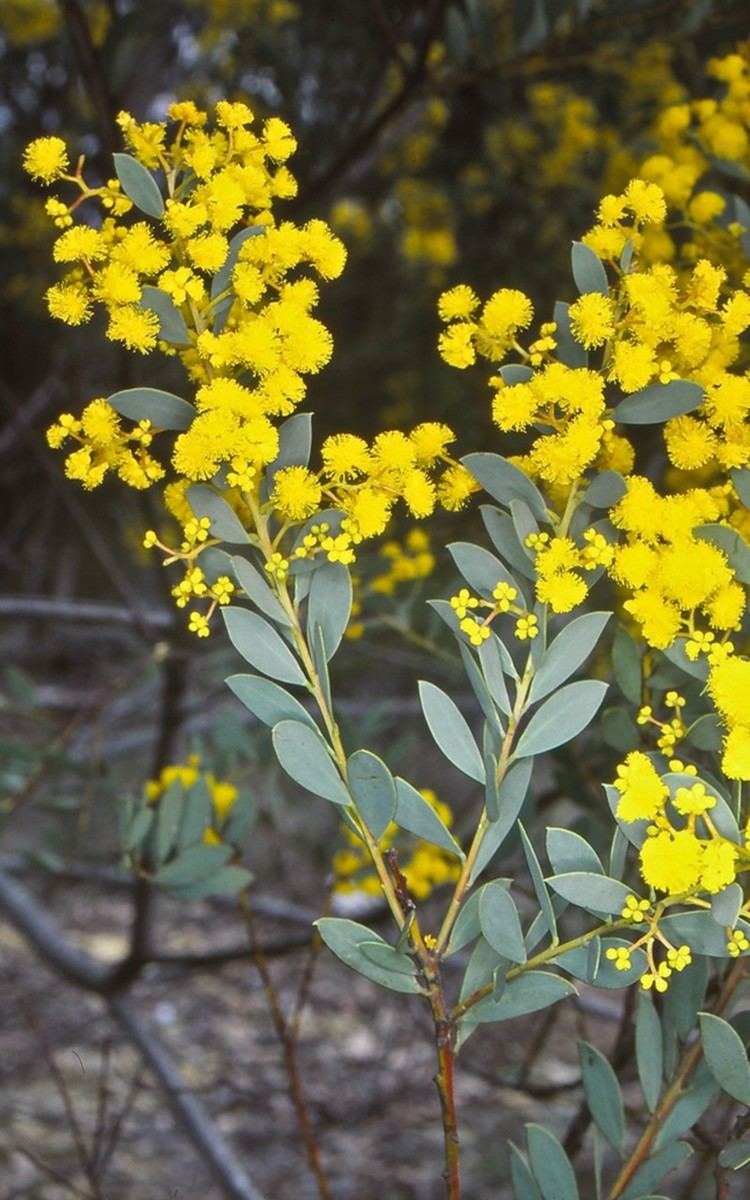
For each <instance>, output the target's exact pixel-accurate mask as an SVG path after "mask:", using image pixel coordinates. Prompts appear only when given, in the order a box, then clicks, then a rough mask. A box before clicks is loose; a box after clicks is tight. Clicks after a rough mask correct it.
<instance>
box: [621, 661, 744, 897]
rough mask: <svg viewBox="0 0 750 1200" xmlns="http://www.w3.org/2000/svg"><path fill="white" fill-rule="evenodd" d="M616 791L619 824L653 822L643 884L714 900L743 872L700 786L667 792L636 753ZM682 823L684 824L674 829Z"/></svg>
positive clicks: (712, 800) (643, 857)
mask: <svg viewBox="0 0 750 1200" xmlns="http://www.w3.org/2000/svg"><path fill="white" fill-rule="evenodd" d="M748 669H749V670H750V664H748ZM682 774H683V775H685V774H687V775H692V774H693V772H692V771H683V772H682ZM614 786H615V787H616V788H617V790H618V791H619V793H620V801H619V804H618V807H617V816H618V818H619V819H620V820H622V821H627V822H632V821H650V822H651V824H650V825H649V827H648V836H647V838H646V840H645V841H644V843H643V845H642V846H641V849H640V852H639V853H640V869H641V875H642V876H643V878H644V880H645V881H646V883H647V884H649V885H650V886H651V887H653V888H655V889H656V890H657V891H660V892H666V893H667V894H668V895H680V894H683V893H688V894H691V895H694V894H696V893H699V892H707V893H709V894H714V893H716V892H720V891H721V890H722V888H725V887H726V886H727V884H729V883H732V882H733V881H734V878H735V875H736V873H737V871H738V869H740V868H741V867H744V865H745V862H746V856H745V851H744V850H743V848H742V847H741V846H738V845H735V843H734V842H731V841H730V840H729V839H728V838H725V837H723V836H722V835H721V834H720V833H719V831H718V830H717V828H716V826H715V825H714V823H713V821H712V820H711V817H710V815H709V814H710V812H711V809H713V808H714V807H715V806H716V797H715V796H713V795H711V793H710V792H708V791H707V789H706V785H705V784H704V783H701V782H700V781H699V780H696V782H695V783H694V784H692V785H691V786H690V787H687V786H685V785H684V784H680V785H678V786H676V787H675V786H674V785H671V786H670V785H669V784H668V783H667V782H665V780H664V779H663V778H661V777H660V776H659V774H658V772H657V770H656V768H655V766H654V764H653V763H652V761H651V759H650V758H649V757H648V756H647V755H646V754H644V753H643V752H642V751H640V750H634V751H632V752H631V753H630V754H628V756H627V758H626V759H625V761H624V762H623V763H621V764H620V766H618V768H617V778H616V779H615V785H614ZM673 813H676V814H678V816H677V818H675V816H674V815H672V814H673ZM680 817H682V818H685V823H684V824H675V820H677V821H678V822H679V818H680ZM699 820H700V822H701V824H700V826H698V824H697V822H698V821H699Z"/></svg>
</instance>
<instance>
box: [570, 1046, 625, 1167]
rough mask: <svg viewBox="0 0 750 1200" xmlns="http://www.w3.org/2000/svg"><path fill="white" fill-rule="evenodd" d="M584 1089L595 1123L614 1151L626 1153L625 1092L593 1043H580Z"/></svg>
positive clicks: (579, 1052)
mask: <svg viewBox="0 0 750 1200" xmlns="http://www.w3.org/2000/svg"><path fill="white" fill-rule="evenodd" d="M578 1054H579V1056H580V1059H581V1077H582V1083H583V1090H584V1092H585V1094H586V1100H587V1103H588V1106H589V1110H590V1112H591V1115H592V1117H593V1118H594V1124H595V1125H596V1127H597V1129H598V1130H599V1132H600V1133H601V1135H602V1137H605V1138H606V1139H607V1141H608V1142H609V1144H610V1146H611V1147H612V1149H613V1150H616V1151H617V1152H618V1154H622V1151H623V1143H624V1141H625V1109H624V1106H623V1102H622V1092H621V1091H620V1085H619V1083H618V1082H617V1076H616V1075H615V1073H614V1071H613V1070H612V1067H611V1066H610V1064H609V1063H608V1062H607V1059H606V1058H605V1057H604V1055H603V1054H602V1053H601V1051H599V1050H597V1049H596V1047H595V1046H592V1045H591V1044H590V1043H589V1042H579V1043H578Z"/></svg>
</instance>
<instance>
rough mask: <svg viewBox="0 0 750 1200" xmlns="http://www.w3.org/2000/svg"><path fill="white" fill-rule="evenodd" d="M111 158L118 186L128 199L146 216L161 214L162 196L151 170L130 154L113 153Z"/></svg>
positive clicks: (162, 206) (162, 208) (162, 207)
mask: <svg viewBox="0 0 750 1200" xmlns="http://www.w3.org/2000/svg"><path fill="white" fill-rule="evenodd" d="M112 159H113V161H114V164H115V173H116V175H117V178H118V179H119V181H120V186H121V187H122V190H123V191H124V193H125V195H126V196H127V197H128V199H129V200H132V201H133V204H134V205H135V206H136V208H140V210H141V212H144V213H146V214H147V216H149V217H160V216H162V214H163V213H164V198H163V196H162V194H161V192H160V191H159V188H158V186H157V183H156V180H155V179H154V177H153V175H152V174H151V172H150V171H147V170H146V168H145V167H144V166H143V165H142V163H139V162H138V160H137V159H136V158H133V156H132V154H113V155H112Z"/></svg>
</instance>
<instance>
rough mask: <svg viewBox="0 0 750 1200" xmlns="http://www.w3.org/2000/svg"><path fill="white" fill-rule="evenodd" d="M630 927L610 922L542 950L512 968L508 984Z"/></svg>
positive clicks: (460, 1011) (468, 1002) (474, 998)
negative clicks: (535, 969) (602, 935)
mask: <svg viewBox="0 0 750 1200" xmlns="http://www.w3.org/2000/svg"><path fill="white" fill-rule="evenodd" d="M629 925H630V921H625V920H621V921H608V922H607V923H606V924H604V925H597V926H596V928H595V929H589V930H588V931H587V932H586V933H581V934H579V936H578V937H574V938H571V940H570V941H569V942H558V943H557V944H556V945H554V946H548V947H547V949H546V950H540V951H539V953H538V954H535V955H534V956H533V958H527V960H526V962H524V963H519V964H518V966H516V967H511V968H510V970H509V971H508V973H507V974H506V976H505V978H506V980H507V981H508V982H510V980H511V979H516V978H517V977H518V976H519V975H523V974H524V972H526V971H533V970H534V968H535V967H541V966H543V965H544V963H548V962H549V961H550V960H551V959H555V958H558V957H559V955H561V954H565V953H566V951H568V950H578V949H579V948H580V947H581V946H587V945H588V943H589V942H590V941H591V940H592V938H595V937H598V936H599V935H601V934H605V933H612V932H613V931H614V930H616V929H626V928H627V927H628V926H629ZM494 986H495V985H494V984H493V983H487V984H485V985H484V987H480V988H477V990H476V991H475V992H472V993H471V995H470V996H467V997H466V999H465V1000H462V1001H461V1003H460V1004H457V1005H456V1007H455V1008H453V1009H452V1010H451V1014H450V1015H451V1020H453V1021H457V1020H458V1019H459V1017H462V1016H463V1015H464V1014H465V1013H467V1012H468V1011H469V1009H470V1008H473V1007H474V1005H475V1004H478V1003H479V1001H480V1000H484V998H485V996H489V994H490V992H492V991H493V989H494Z"/></svg>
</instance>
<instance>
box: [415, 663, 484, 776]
mask: <svg viewBox="0 0 750 1200" xmlns="http://www.w3.org/2000/svg"><path fill="white" fill-rule="evenodd" d="M419 699H420V702H421V704H422V712H423V713H424V718H425V721H426V722H427V725H428V727H429V730H430V733H431V734H432V736H433V738H434V739H435V742H436V744H437V745H438V747H439V748H440V749H441V750H442V752H443V754H444V755H445V757H446V758H447V759H448V761H449V762H452V763H453V765H454V767H457V768H458V770H459V771H462V772H463V773H464V775H468V776H469V778H470V779H475V780H476V781H477V783H484V763H483V762H482V756H481V754H480V753H479V748H478V746H477V744H476V742H475V741H474V735H473V734H472V732H471V730H470V729H469V726H468V725H467V723H466V721H465V719H464V717H463V716H462V715H461V713H460V712H459V710H458V708H457V707H456V705H455V703H454V702H453V700H451V698H450V696H447V695H446V694H445V692H444V691H442V690H441V689H440V688H439V687H436V686H435V684H434V683H427V682H426V681H425V680H423V679H422V680H420V681H419Z"/></svg>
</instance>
